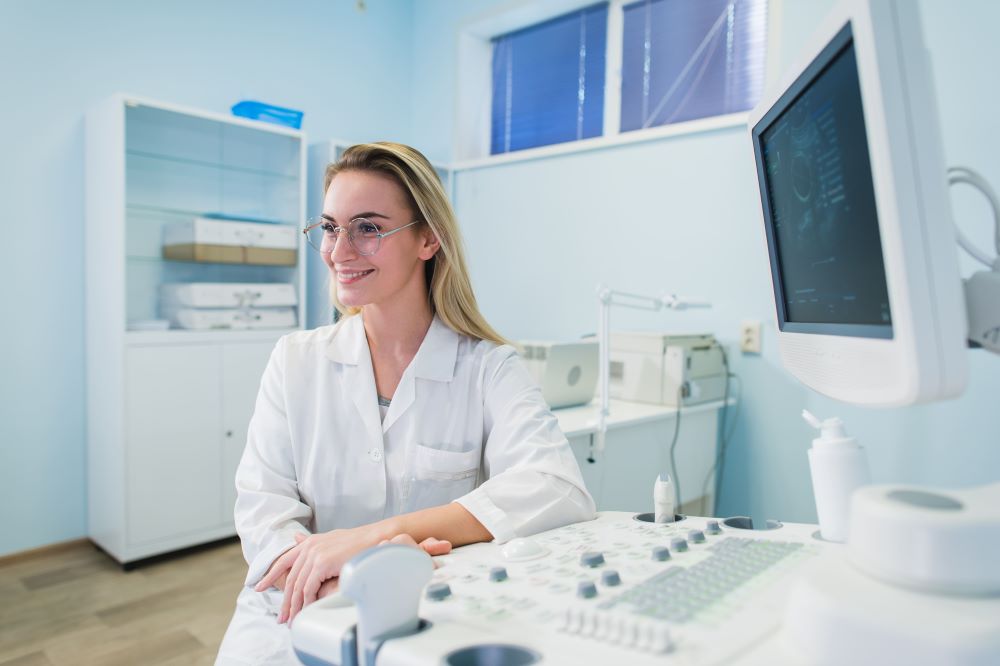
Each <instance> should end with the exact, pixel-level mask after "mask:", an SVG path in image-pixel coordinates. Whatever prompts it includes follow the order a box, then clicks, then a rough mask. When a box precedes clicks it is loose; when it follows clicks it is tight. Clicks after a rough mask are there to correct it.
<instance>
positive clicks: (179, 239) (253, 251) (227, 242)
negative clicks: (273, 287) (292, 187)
mask: <svg viewBox="0 0 1000 666" xmlns="http://www.w3.org/2000/svg"><path fill="white" fill-rule="evenodd" d="M163 257H164V258H165V259H172V260H175V261H199V262H211V263H226V264H257V265H264V266H294V265H295V264H296V263H297V260H298V229H296V228H295V227H294V226H292V225H288V224H272V223H267V222H250V221H245V220H228V219H218V218H213V217H196V218H194V219H193V220H191V221H190V222H175V223H172V224H168V225H167V226H165V227H164V229H163Z"/></svg>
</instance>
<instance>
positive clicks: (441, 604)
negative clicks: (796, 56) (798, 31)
mask: <svg viewBox="0 0 1000 666" xmlns="http://www.w3.org/2000/svg"><path fill="white" fill-rule="evenodd" d="M749 139H750V141H749V145H748V151H747V152H748V155H749V154H751V153H752V154H753V155H754V156H755V162H756V169H757V178H758V183H759V188H760V195H761V196H760V201H761V213H762V222H763V224H762V227H763V231H764V233H763V236H764V239H765V242H766V246H767V250H768V253H769V257H770V265H771V273H772V283H773V288H774V299H775V310H776V316H777V328H778V331H779V332H778V341H779V345H780V353H781V359H782V362H783V364H784V365H785V367H786V368H787V369H788V370H789V371H790V372H791V373H792V374H793V375H794V376H795V377H796V378H797V379H799V380H800V381H801V382H803V383H804V384H806V385H807V386H810V387H812V388H813V389H815V390H817V391H819V392H821V393H823V394H825V395H828V396H831V397H833V398H836V399H838V400H841V401H844V402H848V403H852V404H863V405H869V406H874V407H887V406H898V405H910V404H915V403H919V402H927V401H933V400H940V399H945V398H947V397H950V396H955V395H957V394H959V393H960V392H961V391H962V390H963V389H964V387H965V383H966V372H967V370H966V363H967V355H968V354H969V352H968V348H969V347H970V346H982V347H986V348H988V349H992V350H994V351H996V350H997V349H998V345H997V336H996V334H994V337H992V338H991V337H990V335H991V333H990V332H991V331H993V330H994V329H995V330H996V331H1000V316H998V313H997V312H996V311H995V310H990V309H989V308H991V307H996V304H1000V288H998V285H1000V280H998V279H997V273H996V269H997V268H1000V262H996V263H995V264H994V266H993V269H992V270H990V271H984V273H983V274H981V275H977V277H976V278H975V283H973V282H974V281H973V280H968V281H965V282H963V281H962V280H961V279H960V276H959V269H958V261H957V256H956V254H957V252H956V248H955V230H954V226H953V223H952V219H951V211H950V206H949V201H948V191H947V187H948V184H947V176H946V174H947V170H946V167H945V163H944V157H943V149H942V145H941V139H940V131H939V127H938V120H937V117H936V110H935V99H934V94H933V90H932V86H931V78H930V66H929V63H928V56H927V53H926V51H925V48H924V45H923V42H922V31H921V26H920V22H919V15H918V11H917V6H916V5H915V3H912V2H909V1H908V0H846V1H844V2H842V3H841V4H840V5H839V6H838V7H837V8H836V9H835V10H834V13H833V14H832V15H831V16H830V17H829V19H828V21H827V23H826V24H825V25H824V27H822V29H821V31H820V33H819V36H818V37H817V39H816V40H815V41H814V47H813V48H812V49H811V50H810V51H809V53H807V54H805V57H804V58H803V59H802V61H801V62H800V63H799V64H798V65H797V66H796V67H795V68H794V69H793V73H792V75H791V76H790V78H789V79H788V80H787V81H786V82H785V83H784V85H782V86H780V88H779V89H777V90H775V91H773V92H771V93H770V94H765V97H764V99H762V101H761V103H760V105H759V106H758V107H757V108H756V109H755V110H753V111H752V112H751V114H750V121H749ZM748 162H749V160H748ZM850 506H851V513H850V527H849V534H848V537H847V540H846V543H832V542H829V541H825V540H823V539H821V538H819V534H818V531H817V526H815V525H805V524H787V523H786V524H782V523H778V522H775V521H768V522H767V523H766V524H763V525H762V524H756V523H754V522H753V521H751V520H750V519H747V518H729V519H725V520H723V519H713V518H699V517H693V516H677V517H676V518H677V520H676V521H674V522H667V523H657V522H653V521H651V520H649V517H650V514H631V513H621V512H602V513H601V514H600V515H599V516H598V517H597V519H596V520H593V521H590V522H585V523H578V524H574V525H569V526H566V527H562V528H558V529H554V530H551V531H548V532H544V533H541V534H537V535H535V536H532V537H528V538H519V539H514V540H512V541H509V542H507V543H506V544H502V545H501V544H496V543H481V544H474V545H471V546H466V547H463V548H459V549H457V550H456V551H454V552H453V553H451V554H449V555H446V556H443V557H438V558H434V563H432V560H431V558H430V557H429V556H427V555H426V554H425V553H423V552H422V551H420V550H417V549H413V548H405V547H402V546H391V545H390V546H382V547H379V548H375V549H370V550H368V551H365V552H364V553H362V554H361V555H359V556H357V557H356V558H354V559H353V560H352V561H351V562H349V563H348V564H347V565H346V566H345V568H344V569H343V571H342V572H341V577H340V582H341V585H340V591H339V592H338V593H337V594H335V595H333V596H331V597H327V598H325V599H322V600H320V601H318V602H316V603H314V604H312V605H310V606H309V607H307V608H306V609H305V610H304V611H302V613H301V614H300V615H299V616H298V617H297V618H296V620H295V622H294V625H293V627H292V640H293V644H294V647H295V649H296V653H297V654H298V656H299V658H300V659H301V661H302V662H303V663H304V664H307V665H324V666H326V665H329V664H336V665H338V666H354V665H360V666H371V665H373V664H377V665H379V666H422V665H430V664H449V665H456V666H457V665H477V664H483V665H485V664H489V665H492V666H514V665H527V664H535V663H538V664H601V665H606V664H636V665H643V664H742V665H751V664H767V665H768V666H773V665H774V664H817V665H820V664H903V663H905V664H958V665H962V666H965V665H969V666H972V665H976V666H979V665H982V666H985V665H987V664H994V665H995V664H1000V483H998V484H993V485H988V486H984V487H980V488H972V489H967V490H962V491H954V490H942V489H934V488H926V487H917V486H887V485H869V486H865V487H862V488H860V489H858V490H857V491H855V492H854V494H853V496H851V505H850ZM639 508H641V507H637V509H639ZM435 564H436V566H435Z"/></svg>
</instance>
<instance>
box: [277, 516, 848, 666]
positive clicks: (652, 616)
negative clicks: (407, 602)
mask: <svg viewBox="0 0 1000 666" xmlns="http://www.w3.org/2000/svg"><path fill="white" fill-rule="evenodd" d="M647 517H649V514H640V515H634V514H630V513H621V512H604V513H601V514H600V515H599V516H598V518H597V519H595V520H593V521H589V522H585V523H577V524H574V525H568V526H566V527H561V528H558V529H554V530H551V531H548V532H544V533H541V534H538V535H536V536H533V537H530V538H523V539H520V538H519V539H513V540H511V541H509V542H508V543H506V544H503V545H497V544H493V543H483V544H474V545H471V546H466V547H464V548H459V549H456V550H455V551H453V552H452V553H451V554H449V555H446V556H442V557H436V558H434V560H435V566H436V568H435V569H434V572H433V574H432V577H431V580H430V582H429V583H428V584H427V585H426V587H424V588H423V590H422V593H421V596H420V600H419V610H418V613H419V616H420V620H421V622H420V628H419V630H417V631H415V632H414V633H411V634H409V635H406V636H394V637H392V638H390V639H388V640H385V641H384V642H382V643H381V644H380V645H378V646H377V647H372V646H369V647H368V649H367V650H362V651H361V653H362V655H363V656H362V658H361V660H360V661H359V660H357V659H356V658H355V655H356V654H357V645H356V636H357V630H356V626H357V624H358V614H357V610H356V608H355V606H354V605H353V603H352V602H351V601H350V600H347V599H345V598H344V597H342V596H340V595H334V596H332V597H328V598H326V599H322V600H320V601H318V602H316V603H314V604H312V605H311V606H309V607H308V608H307V609H306V610H304V611H303V612H302V613H301V614H300V615H299V617H298V618H296V620H295V622H294V625H293V628H292V639H293V643H294V646H295V649H296V651H297V653H298V654H299V656H300V658H301V659H302V660H303V662H304V663H306V664H314V665H322V664H336V665H337V666H351V665H353V664H364V662H365V657H364V655H365V654H366V653H367V654H368V656H369V657H370V658H371V659H372V663H376V664H379V665H384V666H395V665H397V664H398V665H414V666H416V665H419V664H428V665H431V664H442V663H444V664H493V665H495V666H503V665H507V664H510V665H513V664H532V663H567V664H569V663H572V664H611V663H628V664H636V665H641V664H662V663H663V662H664V658H665V657H666V656H667V655H670V662H671V663H692V664H694V663H697V664H715V663H730V662H732V661H734V660H736V659H737V657H740V656H743V655H746V654H747V653H748V652H750V651H752V648H754V647H756V646H758V645H760V644H761V643H762V642H763V641H766V640H767V639H768V638H770V637H771V636H773V635H774V634H775V633H776V631H777V630H778V628H779V626H780V625H781V622H782V611H783V608H784V602H785V599H786V597H787V594H788V590H789V587H790V585H791V583H792V581H793V579H794V578H795V577H794V576H793V575H792V574H794V573H795V572H796V571H797V570H798V569H799V568H800V567H801V566H802V565H803V564H804V563H805V562H807V561H809V560H811V559H813V558H814V557H815V556H817V555H819V554H820V553H822V552H824V551H828V550H834V549H841V548H842V546H838V545H836V544H830V543H826V542H823V541H820V540H819V539H817V538H816V537H814V534H815V533H816V526H815V525H797V524H784V525H782V524H781V523H777V522H774V521H768V523H767V524H766V525H765V526H762V527H764V529H753V527H754V526H753V524H752V522H751V521H750V520H749V519H746V518H743V519H729V520H727V521H722V520H716V519H706V518H695V517H681V520H678V521H677V522H673V523H654V522H650V521H648V520H642V518H647ZM387 603H392V600H387Z"/></svg>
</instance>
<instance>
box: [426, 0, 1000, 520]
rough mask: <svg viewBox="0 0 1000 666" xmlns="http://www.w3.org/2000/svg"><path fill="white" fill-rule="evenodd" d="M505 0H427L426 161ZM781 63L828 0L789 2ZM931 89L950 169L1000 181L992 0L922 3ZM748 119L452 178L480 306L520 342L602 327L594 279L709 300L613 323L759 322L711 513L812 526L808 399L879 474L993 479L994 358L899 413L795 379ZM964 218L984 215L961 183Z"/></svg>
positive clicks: (975, 358)
mask: <svg viewBox="0 0 1000 666" xmlns="http://www.w3.org/2000/svg"><path fill="white" fill-rule="evenodd" d="M509 4H510V3H497V2H493V3H488V2H482V3H477V4H476V5H475V6H474V7H472V8H471V9H470V10H469V11H468V12H466V13H464V14H462V15H458V14H457V12H456V8H455V7H456V6H455V5H454V4H453V3H448V2H428V3H421V5H420V11H418V13H417V16H416V31H415V38H414V54H415V55H414V62H415V65H414V67H415V75H414V82H415V88H414V90H415V98H414V107H415V110H414V114H413V118H414V119H415V122H416V123H417V125H416V127H417V128H418V129H417V131H416V132H415V136H416V137H417V138H418V140H419V141H420V142H421V145H422V146H423V147H424V148H425V149H426V150H427V151H428V152H430V153H432V154H433V155H435V156H436V157H439V158H440V157H443V156H447V155H449V154H451V148H452V146H451V141H452V136H451V124H452V115H453V112H452V110H451V109H452V105H453V103H454V95H453V93H452V87H453V84H450V83H449V81H453V80H454V70H455V52H456V47H455V38H454V35H455V32H456V30H457V28H458V26H459V24H460V23H461V22H462V21H463V20H467V19H468V18H469V17H472V16H475V15H477V13H481V12H483V11H484V9H485V10H486V11H490V10H491V9H496V8H497V7H504V6H507V5H509ZM776 6H780V7H783V8H784V10H783V14H782V16H781V21H780V25H781V39H780V49H779V52H778V54H777V57H778V58H779V61H780V62H781V63H782V67H784V66H786V65H787V64H789V63H790V62H791V61H792V60H794V58H795V55H796V53H797V52H798V50H799V49H800V48H801V47H802V46H804V45H805V44H807V43H808V40H809V36H810V34H811V33H812V31H813V30H814V29H815V27H816V26H817V25H818V23H819V21H820V20H821V19H822V17H823V16H824V15H825V13H826V11H827V10H828V9H829V8H830V7H831V6H832V2H830V1H826V0H824V1H822V2H808V3H807V2H798V1H797V0H785V1H784V2H782V3H780V5H778V4H776ZM920 7H921V9H922V11H923V12H924V25H925V32H926V41H927V43H928V46H929V48H930V50H931V57H932V59H933V63H934V68H935V72H936V76H937V83H938V89H939V91H940V96H941V104H940V107H941V114H942V118H943V120H942V123H943V126H944V140H945V148H946V153H947V156H948V159H949V161H950V162H951V163H958V162H961V163H966V164H969V165H973V166H975V167H977V168H980V169H982V170H983V171H984V172H985V173H986V174H987V175H988V176H989V177H990V179H991V180H992V182H993V183H995V184H996V185H997V186H998V187H1000V169H998V158H997V155H1000V135H998V134H997V133H996V132H995V131H993V129H994V128H995V125H996V123H995V118H994V115H995V111H994V109H995V108H996V106H997V105H998V103H1000V93H998V92H997V90H996V88H995V86H992V85H990V84H989V83H988V82H989V81H992V80H993V78H995V77H994V73H993V72H992V71H991V68H993V67H995V63H996V62H998V61H1000V46H997V44H996V41H995V40H994V39H992V36H991V33H990V26H993V25H996V24H997V22H998V21H1000V5H998V4H996V3H993V2H990V1H988V0H978V1H972V0H966V1H964V2H960V3H945V2H943V1H940V0H934V1H926V2H922V3H921V4H920ZM757 196H758V195H757V192H756V184H755V179H754V173H753V162H752V157H751V155H750V154H749V143H748V140H747V138H746V136H745V130H743V129H740V128H734V129H727V130H721V131H715V132H711V133H706V134H700V135H693V136H685V137H680V138H674V139H667V140H660V141H657V142H649V143H642V144H633V145H629V146H621V147H617V148H610V149H605V150H601V151H595V152H588V153H581V154H575V155H568V156H560V157H551V158H547V159H542V160H537V161H529V162H520V163H515V164H509V165H505V166H495V167H489V168H481V169H476V170H471V171H463V172H460V173H459V174H458V175H457V177H456V200H457V209H458V213H459V218H460V220H461V221H462V224H463V226H464V229H465V234H466V241H467V244H468V246H469V254H470V264H471V266H472V272H473V278H474V282H475V286H476V289H477V294H478V297H479V300H480V303H481V305H482V308H483V310H484V312H485V314H486V315H487V317H488V318H489V319H490V320H491V322H492V323H494V325H496V326H497V327H498V328H499V329H500V330H501V331H502V332H503V333H504V334H506V335H508V336H511V337H514V338H566V339H569V338H574V337H576V336H579V335H580V334H582V333H586V332H590V331H593V330H594V328H595V326H596V315H597V312H596V305H595V303H596V299H595V297H594V288H595V286H596V285H597V284H598V283H600V282H606V283H608V284H610V285H613V286H614V287H616V288H620V289H626V290H633V291H637V292H640V293H658V292H660V291H664V290H669V291H675V292H677V293H680V294H684V295H687V296H690V297H698V298H704V299H707V300H710V301H712V302H713V303H714V304H715V307H714V308H713V309H712V310H711V311H710V312H706V313H682V314H667V315H650V314H648V313H633V312H629V311H618V310H615V311H614V313H613V325H614V326H615V327H621V328H628V327H632V328H665V329H674V330H677V329H684V330H695V329H707V330H712V331H714V332H715V333H716V334H717V335H718V336H719V337H720V338H721V339H723V340H724V341H725V342H727V343H730V344H732V343H734V342H735V339H736V336H737V332H738V326H739V322H740V321H741V320H743V319H757V320H761V321H763V322H764V323H765V326H764V336H763V344H764V353H763V354H762V355H761V356H741V355H740V354H739V353H738V352H737V353H733V354H732V356H733V366H734V369H735V371H736V372H737V373H738V374H739V375H740V377H741V379H742V385H743V392H742V398H741V405H742V406H741V410H740V413H739V419H738V422H737V423H736V430H735V436H734V437H733V440H732V442H731V445H730V454H729V457H728V461H727V464H726V467H725V475H724V487H723V491H722V504H721V507H720V512H721V513H723V514H735V513H749V514H751V515H754V516H756V517H758V518H761V517H776V518H780V519H784V520H792V521H813V520H815V511H814V508H813V505H812V499H811V485H810V481H809V471H808V464H807V459H806V454H805V451H806V448H807V447H808V444H809V442H810V439H811V437H812V434H811V432H810V430H809V429H808V428H807V426H806V425H805V424H804V423H803V422H802V420H801V418H800V417H799V412H800V410H801V409H802V408H808V409H810V410H812V411H814V412H815V413H817V414H820V415H823V416H827V415H833V414H839V415H840V416H842V417H843V418H844V419H845V420H846V421H847V424H848V427H849V429H850V430H851V431H852V432H854V433H856V434H857V435H858V436H859V437H860V438H861V441H862V443H863V444H865V445H867V447H868V448H869V451H870V459H871V464H872V470H873V476H874V479H875V480H876V481H879V482H889V481H894V482H895V481H902V482H921V483H936V484H942V485H955V486H963V485H969V484H977V483H983V482H987V481H991V480H995V479H997V478H998V477H1000V446H998V443H1000V432H998V426H1000V423H998V421H997V418H996V416H995V409H996V404H997V398H996V396H997V395H1000V357H996V356H988V355H986V354H985V353H984V352H981V351H980V352H970V353H969V361H970V364H971V381H970V384H969V388H968V390H967V391H966V393H965V394H964V395H963V396H962V397H961V398H960V399H957V400H953V401H951V402H947V403H943V404H936V405H929V406H921V407H913V408H906V409H896V410H870V409H860V408H856V407H848V406H844V405H841V404H838V403H835V402H833V401H830V400H828V399H825V398H823V397H821V396H819V395H818V394H816V393H814V392H813V391H811V390H809V389H806V388H804V387H802V386H801V385H799V384H798V383H797V382H795V381H794V380H793V379H792V378H791V376H790V375H789V374H788V373H787V372H785V370H784V369H783V368H782V367H781V363H780V360H779V358H778V355H777V347H776V340H775V337H774V329H775V326H774V323H773V316H774V315H773V305H772V300H771V285H770V279H769V275H768V268H767V256H766V252H765V249H764V245H763V240H762V236H761V231H760V222H759V219H758V212H757V205H758V204H757ZM956 198H957V199H958V206H957V209H958V211H959V214H960V215H966V213H968V214H969V215H976V216H978V217H975V218H973V220H974V221H973V223H972V226H973V227H974V228H975V227H976V224H975V221H978V222H979V224H978V229H979V230H980V231H981V232H982V233H981V234H979V236H980V237H981V238H982V242H983V243H986V242H987V241H988V240H989V234H987V233H986V231H985V227H986V217H985V210H984V209H983V207H982V205H981V204H980V203H979V202H978V201H977V200H976V198H975V196H974V195H973V194H971V193H966V194H964V196H959V197H956Z"/></svg>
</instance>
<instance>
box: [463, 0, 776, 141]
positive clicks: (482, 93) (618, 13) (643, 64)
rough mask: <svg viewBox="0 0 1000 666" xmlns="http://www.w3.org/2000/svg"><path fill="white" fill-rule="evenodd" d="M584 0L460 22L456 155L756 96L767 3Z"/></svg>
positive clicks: (718, 107)
mask: <svg viewBox="0 0 1000 666" xmlns="http://www.w3.org/2000/svg"><path fill="white" fill-rule="evenodd" d="M590 3H591V4H588V0H546V2H544V3H542V2H531V1H529V0H519V1H517V2H512V3H511V5H510V9H509V10H508V11H504V12H491V13H487V14H484V16H483V17H482V18H477V19H474V20H470V21H469V22H467V23H466V24H465V25H464V26H463V28H462V29H461V30H460V32H459V49H460V56H459V63H458V67H459V72H458V74H459V77H458V80H459V82H458V90H459V95H458V105H457V111H456V122H457V124H456V128H455V129H456V139H457V142H456V143H457V145H456V154H455V157H456V158H457V159H458V160H466V159H469V160H474V159H478V158H482V157H485V156H486V155H499V154H504V153H511V152H515V151H519V150H523V149H526V148H535V147H540V146H547V145H554V144H560V143H566V142H572V141H577V140H580V139H589V138H594V137H601V136H613V135H617V134H621V133H626V132H630V133H631V132H634V131H635V130H643V129H649V128H654V127H659V126H663V125H669V124H671V123H681V122H684V121H690V120H695V119H699V118H710V117H716V116H729V115H731V114H737V113H740V112H743V111H746V110H748V109H750V108H752V107H753V106H754V105H755V104H756V103H757V101H758V99H759V97H760V93H761V91H762V89H763V86H764V78H765V73H766V71H765V66H766V62H765V60H766V54H767V50H768V44H767V39H768V35H767V28H768V25H767V24H768V17H767V12H768V0H638V1H636V0H605V1H604V2H600V3H598V4H593V0H590ZM729 121H733V122H736V121H735V119H723V120H722V121H721V122H722V123H726V122H729ZM711 124H712V123H707V124H705V125H711ZM640 137H641V135H635V134H633V135H632V136H631V137H629V138H623V140H637V139H639V140H641V138H640ZM591 145H596V144H593V143H592V144H591Z"/></svg>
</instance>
